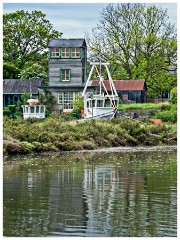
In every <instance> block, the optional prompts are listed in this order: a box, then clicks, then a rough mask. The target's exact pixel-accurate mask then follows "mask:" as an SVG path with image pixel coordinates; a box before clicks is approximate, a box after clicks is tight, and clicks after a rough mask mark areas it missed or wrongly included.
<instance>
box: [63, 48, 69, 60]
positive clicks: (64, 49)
mask: <svg viewBox="0 0 180 240" xmlns="http://www.w3.org/2000/svg"><path fill="white" fill-rule="evenodd" d="M61 58H70V48H67V47H64V48H61Z"/></svg>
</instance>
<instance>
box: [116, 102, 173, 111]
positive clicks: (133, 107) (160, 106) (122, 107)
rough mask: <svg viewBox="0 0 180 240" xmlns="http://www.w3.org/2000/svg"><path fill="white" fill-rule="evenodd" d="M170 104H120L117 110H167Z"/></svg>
mask: <svg viewBox="0 0 180 240" xmlns="http://www.w3.org/2000/svg"><path fill="white" fill-rule="evenodd" d="M170 108H171V104H169V103H159V104H157V103H136V104H122V105H119V106H118V110H137V109H138V110H145V109H161V110H165V109H166V110H169V109H170Z"/></svg>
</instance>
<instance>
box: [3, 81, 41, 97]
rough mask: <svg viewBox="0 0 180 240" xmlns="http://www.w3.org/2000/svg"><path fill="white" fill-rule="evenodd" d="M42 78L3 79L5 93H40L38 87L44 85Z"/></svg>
mask: <svg viewBox="0 0 180 240" xmlns="http://www.w3.org/2000/svg"><path fill="white" fill-rule="evenodd" d="M42 81H43V80H42V79H23V80H21V79H3V93H4V94H18V93H19V94H22V93H24V92H28V93H34V94H37V93H38V87H39V86H41V85H42Z"/></svg>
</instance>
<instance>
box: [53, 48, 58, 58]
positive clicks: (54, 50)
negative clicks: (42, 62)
mask: <svg viewBox="0 0 180 240" xmlns="http://www.w3.org/2000/svg"><path fill="white" fill-rule="evenodd" d="M51 57H60V52H59V48H52V49H51Z"/></svg>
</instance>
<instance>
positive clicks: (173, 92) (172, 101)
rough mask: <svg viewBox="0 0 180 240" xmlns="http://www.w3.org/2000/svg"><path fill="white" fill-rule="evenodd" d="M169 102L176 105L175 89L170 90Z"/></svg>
mask: <svg viewBox="0 0 180 240" xmlns="http://www.w3.org/2000/svg"><path fill="white" fill-rule="evenodd" d="M170 101H171V103H173V104H177V87H174V88H173V89H172V90H171V99H170Z"/></svg>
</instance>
